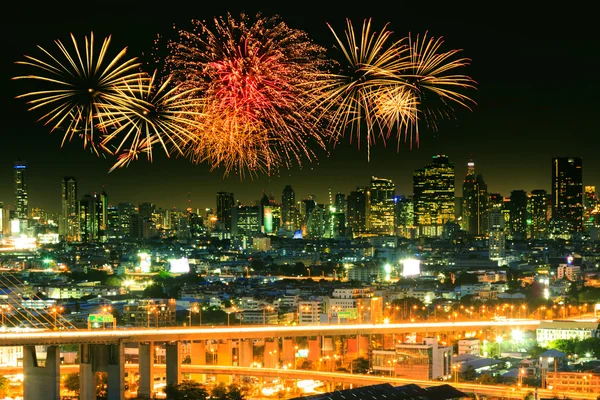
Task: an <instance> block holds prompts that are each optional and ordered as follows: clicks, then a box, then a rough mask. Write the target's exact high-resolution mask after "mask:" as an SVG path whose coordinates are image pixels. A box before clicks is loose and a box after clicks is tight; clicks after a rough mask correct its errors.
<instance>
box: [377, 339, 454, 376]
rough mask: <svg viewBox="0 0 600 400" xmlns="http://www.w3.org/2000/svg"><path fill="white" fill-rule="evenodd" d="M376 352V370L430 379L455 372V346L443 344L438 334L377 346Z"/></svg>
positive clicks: (387, 373)
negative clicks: (390, 345) (417, 339)
mask: <svg viewBox="0 0 600 400" xmlns="http://www.w3.org/2000/svg"><path fill="white" fill-rule="evenodd" d="M372 354H373V373H379V374H381V373H384V374H386V375H390V376H393V377H397V378H409V379H415V380H426V381H431V380H435V379H447V378H448V377H450V376H452V346H440V345H439V344H438V342H437V340H436V339H434V338H425V339H423V342H422V343H399V344H396V346H395V348H394V349H390V350H373V351H372Z"/></svg>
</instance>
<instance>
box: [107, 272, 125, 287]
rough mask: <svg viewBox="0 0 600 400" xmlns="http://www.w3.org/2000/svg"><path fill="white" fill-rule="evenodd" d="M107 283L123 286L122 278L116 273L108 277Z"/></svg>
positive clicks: (108, 284)
mask: <svg viewBox="0 0 600 400" xmlns="http://www.w3.org/2000/svg"><path fill="white" fill-rule="evenodd" d="M106 285H107V286H121V279H120V278H118V277H116V276H114V275H112V276H109V277H108V278H106Z"/></svg>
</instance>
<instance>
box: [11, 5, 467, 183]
mask: <svg viewBox="0 0 600 400" xmlns="http://www.w3.org/2000/svg"><path fill="white" fill-rule="evenodd" d="M328 27H329V29H330V31H331V32H332V33H333V36H334V38H335V43H336V48H337V50H339V52H340V53H341V55H342V59H341V60H333V59H329V58H328V57H327V56H326V52H325V48H324V47H322V46H320V45H317V44H315V43H314V42H313V41H311V40H310V39H309V37H308V35H307V34H306V33H305V32H304V31H302V30H298V29H292V28H290V27H289V26H288V25H286V24H285V23H284V22H283V21H282V20H281V19H280V18H279V17H278V16H274V17H270V18H265V17H263V16H261V14H257V15H256V16H255V18H249V17H248V16H247V15H245V14H243V13H242V14H241V15H240V16H239V18H234V17H233V16H232V15H231V14H227V15H226V16H224V17H217V18H214V19H213V20H212V23H211V24H209V23H207V22H205V21H198V20H194V21H192V30H189V31H188V30H179V31H178V39H177V40H172V41H170V42H169V43H168V46H167V50H168V55H167V56H166V57H165V58H164V60H163V61H164V65H165V71H163V72H167V73H166V74H165V76H164V77H161V76H158V75H157V72H154V74H152V75H148V74H146V73H144V72H142V71H141V70H140V69H139V67H140V65H141V64H140V63H139V62H137V61H136V59H135V58H130V59H126V58H125V53H126V48H124V49H122V50H121V51H120V52H118V53H117V55H116V56H115V57H114V58H110V57H109V55H108V47H109V44H110V41H111V38H110V36H109V37H107V38H105V39H104V41H103V42H102V45H101V47H100V48H99V50H98V49H96V47H95V45H94V34H93V33H91V34H90V36H89V37H88V36H86V37H85V40H84V44H83V45H82V46H80V45H79V44H78V43H77V41H76V40H75V37H74V36H73V35H71V41H72V45H73V48H72V50H70V49H69V48H67V46H65V45H64V44H63V43H62V42H60V41H58V40H57V41H55V44H56V45H57V47H58V49H59V52H58V54H57V55H53V54H52V53H51V52H49V51H47V50H45V49H44V48H42V47H40V46H38V48H39V49H40V50H41V51H42V53H43V55H44V57H40V58H35V57H32V56H25V61H19V62H17V63H18V64H22V65H25V66H29V67H32V68H34V69H35V70H36V72H37V73H36V74H30V75H22V76H17V77H15V78H13V79H29V80H35V81H36V83H37V84H39V86H40V88H39V89H36V90H34V91H30V92H27V93H25V94H22V95H20V96H17V97H18V98H25V99H27V104H28V106H29V110H30V111H34V110H42V111H43V113H42V116H41V117H40V118H39V120H40V121H44V123H45V124H46V125H49V126H51V132H52V131H55V130H60V131H63V132H64V136H63V140H62V144H61V146H62V145H64V143H65V142H67V141H71V140H72V138H73V137H74V136H76V135H77V136H80V137H81V138H82V139H83V144H84V148H87V147H88V146H89V147H90V148H91V149H92V150H93V151H95V152H96V153H97V154H98V151H99V150H102V151H104V152H106V153H108V154H111V155H114V156H116V157H117V161H116V163H115V164H114V165H113V167H112V168H111V171H113V170H115V169H116V168H120V167H124V166H128V165H129V163H130V162H131V161H133V160H137V159H138V158H139V157H140V155H142V154H144V155H146V156H147V157H148V159H149V160H150V161H151V160H152V149H153V147H154V146H160V147H161V148H162V149H163V150H164V151H165V153H166V154H167V156H170V155H171V154H177V155H183V156H185V157H188V158H189V159H190V160H191V161H192V162H194V163H204V162H206V163H208V164H209V165H210V167H211V170H215V169H221V168H222V169H223V170H224V171H225V175H228V174H229V173H230V172H234V173H237V174H239V176H240V178H242V177H244V176H246V174H249V175H251V176H253V175H256V174H258V173H266V174H271V173H273V172H274V171H275V170H277V169H278V168H280V167H282V166H284V167H288V168H289V167H291V166H292V164H294V163H297V164H298V165H302V164H303V162H304V161H313V160H314V159H315V158H316V154H315V153H314V150H313V149H314V146H316V147H317V148H318V147H320V148H322V149H325V147H326V144H327V140H328V139H329V140H331V141H332V142H333V143H337V142H339V140H340V138H342V137H343V136H345V135H346V134H349V135H350V141H351V142H352V140H354V138H355V139H356V141H357V142H358V146H359V148H360V146H361V144H362V143H363V142H365V141H366V145H367V154H368V158H369V159H370V149H371V147H372V146H373V145H374V144H375V143H376V142H377V141H383V142H384V144H385V143H386V142H387V141H388V140H389V138H390V136H391V135H392V134H393V133H395V134H396V136H397V143H398V149H399V146H400V143H401V142H402V139H404V141H407V140H408V139H409V138H410V145H411V148H412V144H413V140H415V141H416V143H417V144H418V143H419V125H420V124H421V123H422V122H424V123H425V124H427V126H428V127H430V128H433V129H436V128H437V121H438V119H439V118H445V117H448V116H451V115H452V113H453V110H454V107H465V108H469V105H470V104H472V103H473V101H472V100H471V99H470V98H469V97H468V96H467V95H466V94H464V93H463V91H464V90H468V89H474V88H475V82H474V81H473V80H472V79H471V78H469V77H468V76H466V75H463V74H460V73H458V72H457V71H458V70H459V69H460V68H463V67H465V66H467V65H468V64H469V60H468V59H466V58H459V57H457V55H458V53H459V52H460V51H459V50H449V51H443V50H442V45H443V41H442V40H441V39H440V38H431V37H428V35H427V34H425V35H423V36H422V37H420V36H416V38H415V39H414V40H413V37H412V36H410V35H409V36H408V37H404V38H401V39H400V40H395V39H393V37H392V32H391V31H389V30H388V28H387V27H388V24H386V25H384V27H383V29H382V30H381V31H380V32H376V31H374V30H373V29H372V26H371V20H365V21H364V22H363V25H362V29H361V30H356V31H355V29H354V26H353V25H352V22H351V21H350V20H346V30H345V32H344V34H343V35H338V34H337V33H336V32H335V30H334V29H333V28H332V27H331V25H329V24H328ZM44 60H45V61H44Z"/></svg>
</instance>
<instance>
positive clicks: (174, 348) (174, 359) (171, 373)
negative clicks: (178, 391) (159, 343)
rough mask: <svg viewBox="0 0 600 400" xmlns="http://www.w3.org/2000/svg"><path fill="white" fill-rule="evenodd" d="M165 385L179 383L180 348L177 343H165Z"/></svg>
mask: <svg viewBox="0 0 600 400" xmlns="http://www.w3.org/2000/svg"><path fill="white" fill-rule="evenodd" d="M166 347H167V349H166V352H167V356H166V358H167V360H166V364H167V365H166V369H167V385H178V384H179V383H181V346H180V343H179V342H169V343H167V346H166Z"/></svg>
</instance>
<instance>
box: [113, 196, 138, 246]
mask: <svg viewBox="0 0 600 400" xmlns="http://www.w3.org/2000/svg"><path fill="white" fill-rule="evenodd" d="M117 208H118V209H119V234H120V235H121V237H125V238H133V237H137V235H136V234H135V231H134V227H135V226H137V224H134V220H135V219H137V209H136V207H135V206H134V205H133V204H131V203H119V205H118V206H117Z"/></svg>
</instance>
